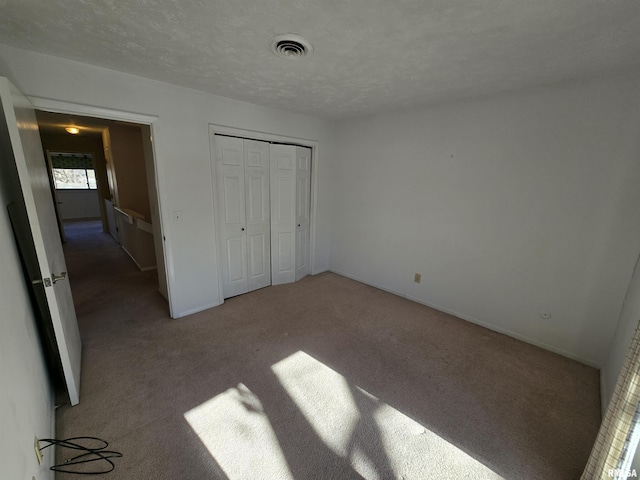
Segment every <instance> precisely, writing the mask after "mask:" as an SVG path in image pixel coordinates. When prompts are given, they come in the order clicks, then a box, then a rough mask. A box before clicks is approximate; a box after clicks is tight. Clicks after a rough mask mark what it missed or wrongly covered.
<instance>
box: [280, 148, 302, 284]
mask: <svg viewBox="0 0 640 480" xmlns="http://www.w3.org/2000/svg"><path fill="white" fill-rule="evenodd" d="M310 186H311V149H309V148H304V147H296V146H293V145H271V279H272V284H273V285H279V284H283V283H291V282H295V281H297V280H299V279H301V278H302V277H304V276H305V275H308V274H309V225H310V223H309V211H310V209H309V206H310V202H309V198H310Z"/></svg>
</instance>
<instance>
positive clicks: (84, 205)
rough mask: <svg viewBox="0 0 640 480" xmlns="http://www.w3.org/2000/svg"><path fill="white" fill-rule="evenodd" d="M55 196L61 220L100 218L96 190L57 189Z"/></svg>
mask: <svg viewBox="0 0 640 480" xmlns="http://www.w3.org/2000/svg"><path fill="white" fill-rule="evenodd" d="M56 198H57V200H58V202H59V203H58V210H59V212H60V216H61V217H62V220H78V219H83V218H96V219H97V218H100V203H98V191H97V190H57V191H56Z"/></svg>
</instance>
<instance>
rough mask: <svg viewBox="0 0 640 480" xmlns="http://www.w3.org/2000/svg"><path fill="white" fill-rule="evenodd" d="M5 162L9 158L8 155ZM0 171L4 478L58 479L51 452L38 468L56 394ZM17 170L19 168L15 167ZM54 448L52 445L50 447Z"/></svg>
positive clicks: (51, 433)
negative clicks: (39, 442) (37, 449)
mask: <svg viewBox="0 0 640 480" xmlns="http://www.w3.org/2000/svg"><path fill="white" fill-rule="evenodd" d="M0 161H3V162H5V161H7V162H9V161H10V159H8V158H3V159H0ZM5 166H6V163H3V165H2V168H1V169H0V180H1V181H0V199H1V201H0V272H2V274H1V275H0V305H1V306H2V309H1V310H0V451H1V452H2V466H1V467H0V468H1V469H2V474H1V476H2V478H15V479H27V480H30V479H31V478H32V477H33V476H35V477H36V478H37V479H38V480H44V479H47V478H48V479H51V480H53V472H50V471H48V468H49V466H51V459H52V455H51V453H52V452H47V455H46V457H45V461H46V463H44V464H43V465H42V466H39V465H38V463H37V460H36V456H35V453H34V448H33V441H34V437H36V436H37V437H38V438H53V437H54V436H55V433H54V432H55V429H54V410H53V393H52V391H51V388H50V386H49V382H48V380H47V370H46V368H45V363H44V359H43V355H42V351H41V349H40V343H39V340H38V333H37V329H36V326H35V322H34V316H33V311H32V309H31V304H30V301H29V296H28V292H27V290H26V286H25V281H24V278H23V274H22V269H21V266H20V260H19V256H18V251H17V249H16V246H15V242H14V239H13V231H12V229H11V222H10V220H9V215H8V213H7V208H6V207H7V203H8V202H9V201H10V198H11V197H10V195H9V192H8V190H9V188H8V187H7V185H6V184H5V180H6V179H7V177H9V175H7V171H6V170H5ZM13 168H15V167H13ZM50 450H51V449H50Z"/></svg>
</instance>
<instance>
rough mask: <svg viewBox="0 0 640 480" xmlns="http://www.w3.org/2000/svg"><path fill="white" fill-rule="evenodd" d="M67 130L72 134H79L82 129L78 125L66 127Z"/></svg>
mask: <svg viewBox="0 0 640 480" xmlns="http://www.w3.org/2000/svg"><path fill="white" fill-rule="evenodd" d="M65 130H66V131H67V132H68V133H70V134H71V135H77V134H78V133H80V129H79V128H76V127H66V128H65Z"/></svg>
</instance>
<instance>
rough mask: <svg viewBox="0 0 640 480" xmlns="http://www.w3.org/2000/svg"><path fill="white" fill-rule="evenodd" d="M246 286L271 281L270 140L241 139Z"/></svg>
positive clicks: (254, 285)
mask: <svg viewBox="0 0 640 480" xmlns="http://www.w3.org/2000/svg"><path fill="white" fill-rule="evenodd" d="M244 152H245V183H246V185H247V189H246V190H247V191H246V207H247V208H246V215H247V243H248V260H247V262H248V288H249V291H252V290H256V289H258V288H263V287H267V286H269V285H271V205H270V202H269V196H270V181H269V175H270V173H269V163H270V160H269V156H270V153H269V144H268V143H266V142H258V141H254V140H245V141H244Z"/></svg>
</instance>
